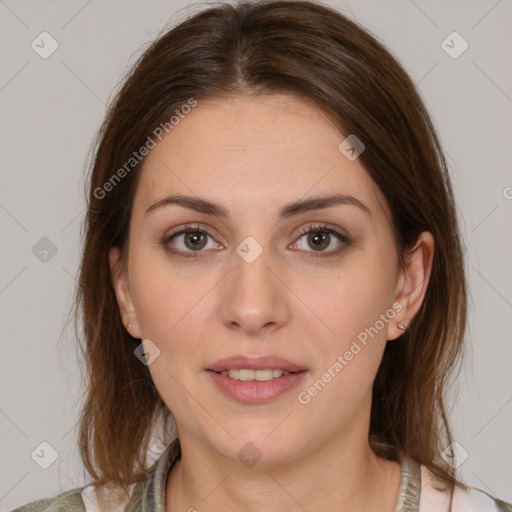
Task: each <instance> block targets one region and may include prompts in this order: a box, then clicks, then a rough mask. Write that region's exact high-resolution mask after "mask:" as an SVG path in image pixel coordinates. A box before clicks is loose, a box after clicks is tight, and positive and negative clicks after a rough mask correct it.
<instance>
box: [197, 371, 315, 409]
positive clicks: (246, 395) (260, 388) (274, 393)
mask: <svg viewBox="0 0 512 512" xmlns="http://www.w3.org/2000/svg"><path fill="white" fill-rule="evenodd" d="M246 368H247V367H246ZM206 373H207V374H208V375H209V376H210V377H211V379H212V380H213V382H214V383H215V384H216V386H217V388H218V389H219V390H220V391H221V392H222V393H224V395H226V396H227V397H228V398H231V399H233V400H236V401H237V402H241V403H243V404H253V405H255V404H263V403H265V402H269V401H271V400H274V399H275V398H277V397H279V396H280V395H282V394H283V393H285V392H286V391H289V390H290V389H293V388H295V387H296V386H298V385H299V383H300V381H301V380H302V379H303V378H304V376H305V375H306V374H307V373H308V371H307V370H302V371H299V372H297V373H289V374H288V375H281V377H277V378H275V379H272V380H266V381H257V380H250V381H241V380H237V379H232V378H231V377H228V376H227V375H222V374H221V373H216V372H214V371H212V370H207V371H206Z"/></svg>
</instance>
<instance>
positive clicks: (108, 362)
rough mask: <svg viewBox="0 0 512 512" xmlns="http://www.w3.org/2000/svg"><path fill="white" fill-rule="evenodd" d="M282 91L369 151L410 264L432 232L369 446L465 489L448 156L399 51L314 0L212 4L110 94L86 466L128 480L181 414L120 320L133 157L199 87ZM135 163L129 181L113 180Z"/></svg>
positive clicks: (93, 222) (90, 340) (95, 182)
mask: <svg viewBox="0 0 512 512" xmlns="http://www.w3.org/2000/svg"><path fill="white" fill-rule="evenodd" d="M274 93H287V94H293V95H298V96H299V97H301V98H303V99H304V100H308V101H312V102H314V104H315V105H317V106H318V108H320V109H322V110H323V111H324V112H325V113H326V114H327V115H329V117H330V118H331V119H332V120H333V121H334V122H335V123H336V126H337V127H338V128H339V130H340V132H341V133H344V134H345V135H348V134H355V135H356V136H357V137H358V139H360V140H361V141H363V143H364V144H365V146H366V149H365V151H364V152H363V153H362V154H361V155H360V157H359V158H360V159H361V162H362V164H363V165H364V167H365V168H366V170H367V172H368V173H369V175H370V176H371V177H372V178H373V180H374V181H375V183H376V184H377V185H378V187H379V188H380V190H381V191H382V193H383V194H384V196H385V198H386V200H387V202H388V205H389V208H390V211H391V215H392V224H393V230H394V235H395V238H396V246H397V250H398V254H399V255H400V260H401V262H402V263H403V255H404V251H405V250H406V249H407V248H409V247H412V246H413V245H414V243H415V241H416V239H417V236H418V235H419V233H420V232H422V231H430V232H431V233H432V235H433V237H434V242H435V255H434V259H433V268H432V273H431V277H430V283H429V285H428V289H427V292H426V296H425V299H424V302H423V304H422V306H421V309H420V310H419V312H418V313H417V315H416V316H415V317H414V319H413V320H412V322H411V324H410V326H409V328H408V330H407V331H406V332H405V333H404V334H403V335H402V336H401V337H400V338H399V339H398V340H396V341H393V342H389V343H388V344H387V346H386V349H385V352H384V356H383V360H382V364H381V366H380V368H379V371H378V373H377V376H376V378H375V381H374V385H373V403H372V409H371V420H370V439H369V441H370V444H371V446H372V449H373V450H374V451H375V452H376V453H377V454H378V455H380V456H382V457H385V458H389V459H392V460H400V456H401V454H404V455H407V456H410V457H411V458H413V459H416V460H417V461H418V462H419V463H421V464H424V465H425V466H427V467H428V468H429V469H430V470H431V471H432V472H433V473H434V474H435V475H437V476H438V477H439V479H440V481H441V482H444V483H445V484H447V485H448V486H449V487H450V489H451V498H453V490H454V488H455V485H460V486H461V487H462V488H464V489H465V488H466V486H464V485H463V484H461V483H459V481H458V479H457V478H456V475H455V469H454V468H452V467H451V465H450V464H448V463H447V462H445V461H444V460H443V458H442V457H441V456H440V454H441V452H442V451H443V450H444V449H445V447H446V446H447V445H448V444H450V443H451V442H452V437H451V433H450V428H449V425H448V419H447V411H446V404H445V402H446V400H447V389H448V388H447V385H448V377H449V376H450V375H451V374H452V370H454V369H455V367H456V366H457V363H460V356H461V351H462V343H463V338H464V332H465V325H466V309H467V304H466V301H467V298H466V278H465V270H464V260H463V257H462V251H461V243H460V235H459V228H458V225H457V218H456V208H455V204H454V197H453V192H452V187H451V184H450V179H449V176H448V171H447V166H446V161H445V158H444V155H443V151H442V149H441V145H440V142H439V139H438V136H437V134H436V130H435V127H434V126H433V123H432V121H431V119H430V117H429V115H428V113H427V111H426V108H425V106H424V104H423V102H422V99H421V98H420V95H419V94H418V92H417V90H416V88H415V86H414V84H413V82H412V81H411V79H410V78H409V76H408V75H407V74H406V72H405V71H404V70H403V68H402V67H401V66H400V64H399V63H398V62H397V60H396V59H395V58H394V57H393V56H392V55H391V54H390V52H389V51H388V50H386V49H385V47H384V46H383V45H382V44H381V43H380V42H378V41H377V39H376V38H375V37H374V36H372V35H370V34H369V32H368V31H367V30H365V29H364V28H363V27H361V26H360V25H358V24H357V23H355V22H354V21H351V20H350V19H348V18H347V17H345V16H343V15H342V14H340V13H339V12H337V11H335V10H333V9H331V8H329V7H327V6H324V5H322V4H320V3H312V2H308V1H287V0H277V1H256V2H242V3H238V4H237V5H230V4H222V3H221V4H217V5H214V6H209V7H208V8H206V9H204V10H202V11H200V12H199V13H197V14H195V15H193V16H191V17H189V18H188V19H186V20H185V21H183V22H182V23H180V24H179V25H178V26H176V27H175V28H173V29H172V30H169V31H167V32H165V33H164V34H163V35H161V36H160V37H159V38H158V39H157V40H156V41H155V42H153V43H152V44H151V45H150V46H149V47H148V48H147V49H146V51H145V52H144V53H143V55H142V56H141V57H140V58H139V60H138V61H137V62H136V64H135V65H134V67H133V68H132V70H131V71H130V72H129V74H128V76H127V77H126V78H125V80H124V81H123V84H122V87H121V88H120V90H119V91H118V93H117V95H116V96H115V98H114V99H113V101H112V103H111V105H110V108H109V110H108V113H107V116H106V119H105V121H104V123H103V125H102V127H101V129H100V131H99V133H98V136H97V139H96V146H95V148H96V149H95V156H94V162H93V165H92V172H91V175H90V180H89V181H88V185H89V191H88V210H87V216H86V219H85V226H84V228H85V241H84V250H83V258H82V262H81V268H80V276H79V284H78V289H77V297H76V304H75V319H77V317H78V316H79V314H82V319H81V320H82V322H83V330H84V331H83V337H84V342H83V347H82V352H83V357H84V359H85V362H86V369H87V390H86V396H85V399H84V404H83V408H82V412H81V417H80V433H79V442H80V450H81V455H82V458H83V461H84V464H85V466H86V468H87V470H88V471H89V472H90V474H91V476H92V477H93V478H94V480H95V483H96V484H97V485H98V486H99V487H101V486H105V485H107V484H108V485H110V484H116V485H119V486H121V488H123V489H125V490H126V489H127V487H128V485H129V484H131V483H135V482H137V481H138V480H139V479H140V477H141V475H142V474H143V473H144V472H145V471H146V470H147V459H146V455H147V451H148V447H149V443H150V441H151V436H152V435H153V434H154V428H155V426H156V425H160V426H161V427H162V433H163V434H162V435H163V440H164V442H169V441H170V440H171V439H169V429H168V426H169V425H171V424H173V416H172V414H171V412H170V411H169V410H168V408H167V406H166V405H165V403H164V402H163V400H162V399H161V397H160V395H159V393H158V392H157V390H156V388H155V386H154V384H153V381H152V379H151V376H150V373H149V370H148V368H147V366H145V365H144V364H142V363H141V362H140V361H139V360H138V359H137V358H136V357H134V353H133V351H134V349H135V348H136V346H137V345H138V344H139V343H140V340H136V339H134V338H132V337H131V336H130V335H129V334H128V333H127V331H126V330H125V328H124V326H123V324H122V322H121V317H120V313H119V309H118V305H117V302H116V298H115V295H114V290H113V287H112V281H111V273H110V268H109V259H108V253H109V249H110V248H111V247H119V248H121V252H122V255H123V256H124V257H126V254H127V252H126V250H127V242H128V239H127V234H128V229H129V223H130V213H131V206H132V199H133V197H134V192H135V189H136V186H137V176H138V175H140V170H141V167H142V165H143V159H141V161H140V162H136V163H135V164H134V163H133V162H132V164H133V165H132V164H131V166H132V168H130V169H129V170H127V167H126V162H129V161H130V158H132V156H133V153H134V152H135V151H137V150H138V149H139V148H141V147H142V146H144V144H145V143H146V142H147V140H148V136H151V134H152V133H153V132H154V130H155V128H156V127H158V126H160V125H162V124H163V123H166V122H168V120H169V119H170V117H171V116H172V115H173V113H174V112H175V111H176V110H179V109H180V107H182V106H183V105H185V104H187V102H190V100H191V98H192V99H194V100H195V101H199V102H200V101H201V99H203V98H207V97H208V98H221V97H223V96H224V97H225V96H227V95H234V94H246V95H247V94H252V95H262V94H274ZM341 140H342V139H340V141H341ZM123 166H124V169H125V171H126V172H124V173H121V174H122V179H116V181H115V182H114V181H112V180H113V177H114V174H116V171H117V170H118V169H121V168H123ZM117 177H118V178H119V177H120V174H119V173H117ZM109 180H110V181H109ZM107 182H109V183H111V186H110V187H105V184H106V183H107ZM107 188H108V192H105V191H106V190H107ZM166 436H167V439H165V438H166ZM451 502H452V501H451V499H450V507H451Z"/></svg>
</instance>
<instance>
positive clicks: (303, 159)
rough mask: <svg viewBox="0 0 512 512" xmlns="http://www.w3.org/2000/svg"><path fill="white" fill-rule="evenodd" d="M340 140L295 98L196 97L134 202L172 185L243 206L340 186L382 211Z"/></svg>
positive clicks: (141, 203) (144, 202)
mask: <svg viewBox="0 0 512 512" xmlns="http://www.w3.org/2000/svg"><path fill="white" fill-rule="evenodd" d="M345 138H346V135H345V134H342V133H341V132H340V131H339V130H338V129H336V127H335V126H334V124H333V123H332V122H331V121H330V120H329V118H328V117H327V116H326V114H325V113H324V112H323V111H322V110H320V109H319V108H317V107H315V106H314V105H312V104H311V103H306V102H304V101H302V100H300V99H297V98H295V97H292V96H288V95H273V96H266V97H258V98H255V97H231V98H225V99H216V100H203V101H199V102H198V104H197V106H195V107H194V108H193V109H192V110H191V112H190V113H189V114H187V115H183V117H182V118H181V119H180V120H179V123H178V124H176V125H175V126H174V127H173V128H172V129H171V131H170V132H169V133H168V134H166V135H165V136H164V137H163V138H162V140H161V141H160V142H158V144H157V145H156V147H155V148H154V149H152V150H151V152H150V153H149V154H148V156H147V157H146V159H145V162H144V165H143V170H142V175H141V177H140V181H139V185H138V190H137V193H136V198H135V203H136V204H135V205H134V207H135V208H143V207H145V208H147V206H149V205H150V204H151V203H153V202H154V201H156V200H158V199H161V198H162V197H165V195H166V194H169V193H173V192H176V191H178V192H182V193H186V194H193V195H198V196H201V197H207V198H209V199H211V200H212V201H215V202H220V203H224V204H226V203H228V207H229V205H232V206H233V208H235V207H238V208H242V209H248V208H249V206H250V205H252V207H253V208H255V209H256V208H258V207H261V206H262V205H264V204H265V205H269V203H270V202H272V203H275V205H276V208H277V207H278V206H279V205H281V204H284V203H288V202H291V201H294V200H297V199H298V198H303V197H305V196H307V195H319V194H332V193H337V192H338V193H343V194H351V195H354V196H356V197H357V198H358V199H360V200H361V201H362V202H364V203H365V204H367V205H368V206H370V205H372V206H371V208H372V209H373V210H375V209H381V210H384V211H385V210H386V205H385V201H384V200H383V197H382V196H381V194H380V192H379V191H378V189H377V187H376V185H375V183H374V182H373V180H372V179H371V177H370V176H369V175H368V173H367V172H366V170H365V169H364V167H363V166H362V165H361V163H360V162H359V161H358V160H357V159H356V160H354V161H350V160H349V159H347V158H346V157H345V156H344V154H342V153H341V152H340V150H339V145H340V143H341V142H342V141H343V140H344V139H345ZM253 212H254V210H253ZM260 213H261V211H260Z"/></svg>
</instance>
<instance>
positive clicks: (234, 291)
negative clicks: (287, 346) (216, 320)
mask: <svg viewBox="0 0 512 512" xmlns="http://www.w3.org/2000/svg"><path fill="white" fill-rule="evenodd" d="M260 247H261V246H260ZM239 248H240V249H242V250H241V251H240V252H236V253H234V254H233V267H232V269H231V271H230V272H229V273H228V275H227V276H226V279H225V280H223V281H224V288H223V290H222V293H223V297H222V299H223V300H222V311H221V316H222V322H223V323H224V324H225V325H226V326H227V327H228V328H229V329H231V330H238V331H239V333H245V334H247V335H251V336H258V335H259V336H261V335H264V334H267V333H268V332H272V331H275V330H277V329H279V328H280V327H282V326H283V325H285V324H286V323H287V321H288V319H289V317H290V310H289V306H288V304H287V301H286V300H287V297H288V296H289V294H290V292H289V291H288V290H287V288H286V285H285V284H284V283H283V281H286V280H285V279H284V276H283V271H282V267H281V265H280V264H279V262H278V261H277V260H276V259H275V258H272V257H271V254H270V251H269V250H268V249H263V248H262V247H261V249H263V251H262V252H261V254H259V255H257V257H256V258H255V259H254V260H253V261H251V260H252V257H253V256H254V255H255V254H258V253H259V251H260V250H261V249H260V248H258V250H257V252H256V253H255V254H252V255H251V252H252V251H255V250H256V247H255V245H254V241H253V242H252V244H251V243H249V245H248V246H247V245H246V246H243V245H242V244H241V247H239ZM244 248H245V249H249V250H248V251H246V252H245V253H244V252H243V249H244ZM247 256H249V257H247ZM277 276H279V278H278V277H277Z"/></svg>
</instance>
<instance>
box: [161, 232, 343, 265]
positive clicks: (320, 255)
mask: <svg viewBox="0 0 512 512" xmlns="http://www.w3.org/2000/svg"><path fill="white" fill-rule="evenodd" d="M198 232H199V233H206V234H207V235H208V236H209V237H211V238H213V235H212V234H211V233H210V232H209V231H208V228H207V227H206V226H201V225H199V224H187V225H185V226H184V228H183V229H181V230H179V231H176V232H175V233H171V234H170V235H168V236H166V237H165V238H164V239H163V240H162V242H161V243H162V245H163V246H164V247H165V250H166V251H168V252H170V253H172V254H176V255H178V256H183V257H185V258H197V257H198V256H199V255H200V253H201V252H204V251H193V252H185V251H178V250H176V249H171V248H170V247H169V246H168V245H167V244H168V243H169V242H170V241H171V240H172V239H173V238H175V237H177V236H179V235H183V234H186V233H198ZM315 232H323V233H327V234H329V235H333V236H335V237H336V238H337V239H338V240H340V241H341V242H343V244H344V245H345V246H347V245H350V240H349V239H348V237H347V236H345V235H343V234H342V233H339V232H338V231H336V230H334V229H332V228H329V227H328V226H327V225H325V224H315V225H310V226H307V227H305V228H302V229H301V230H300V231H299V232H298V233H297V234H296V238H295V240H294V243H295V242H297V241H298V240H299V239H300V238H302V237H303V236H304V235H307V234H309V233H315ZM341 250H343V247H342V248H341V249H338V250H336V251H330V252H327V253H322V252H315V251H307V252H308V253H309V252H312V254H310V256H311V257H312V258H330V257H333V256H336V255H337V254H338V253H339V252H340V251H341Z"/></svg>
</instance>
